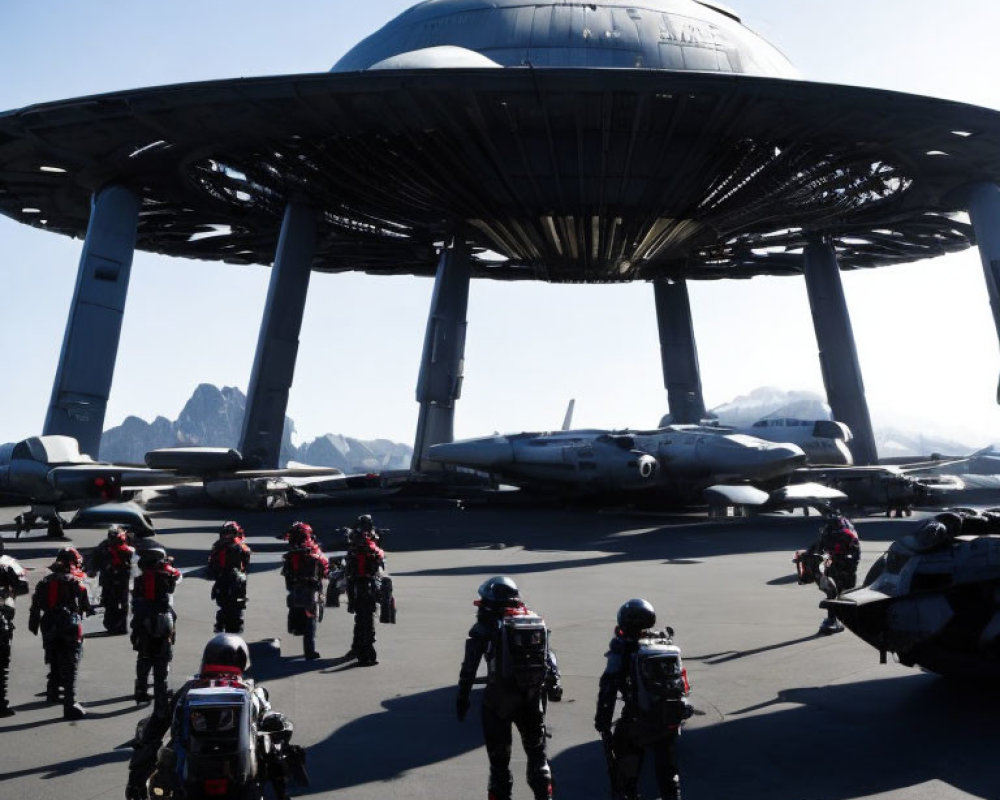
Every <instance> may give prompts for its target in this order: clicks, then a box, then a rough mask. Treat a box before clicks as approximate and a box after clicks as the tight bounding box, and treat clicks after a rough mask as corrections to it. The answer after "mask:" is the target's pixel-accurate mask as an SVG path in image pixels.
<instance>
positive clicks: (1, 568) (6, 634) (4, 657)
mask: <svg viewBox="0 0 1000 800" xmlns="http://www.w3.org/2000/svg"><path fill="white" fill-rule="evenodd" d="M27 593H28V579H27V578H26V577H25V575H24V569H23V568H22V567H21V565H20V564H18V563H17V560H16V559H14V558H11V557H10V556H8V555H6V554H5V553H4V544H3V539H0V717H11V716H13V715H14V710H13V709H12V708H11V707H10V702H9V701H8V700H7V680H8V677H9V675H10V646H11V642H12V641H13V639H14V598H15V597H20V596H21V595H22V594H27Z"/></svg>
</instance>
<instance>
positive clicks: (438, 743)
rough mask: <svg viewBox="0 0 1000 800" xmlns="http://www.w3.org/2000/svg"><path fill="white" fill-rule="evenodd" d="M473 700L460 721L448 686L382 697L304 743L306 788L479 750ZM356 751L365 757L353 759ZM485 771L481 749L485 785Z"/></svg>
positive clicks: (337, 785)
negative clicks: (373, 707) (377, 707)
mask: <svg viewBox="0 0 1000 800" xmlns="http://www.w3.org/2000/svg"><path fill="white" fill-rule="evenodd" d="M477 702H478V698H475V697H474V698H473V711H472V712H470V713H469V716H468V717H467V718H466V720H465V722H462V723H459V722H457V721H456V720H455V688H454V687H453V686H448V687H443V688H439V689H432V690H430V691H426V692H419V693H417V694H412V695H401V696H397V697H394V698H392V699H390V700H385V701H383V703H382V708H383V710H382V711H379V712H377V713H374V714H368V715H366V716H363V717H359V718H358V719H355V720H352V721H350V722H348V723H347V724H346V725H344V726H343V727H341V728H338V729H337V730H335V731H334V732H333V733H332V734H331V735H330V736H329V737H327V738H326V739H324V740H323V741H321V742H317V743H316V744H314V745H311V746H310V747H309V778H310V783H311V791H312V792H313V793H317V792H327V791H332V790H335V789H345V788H348V787H351V786H359V785H361V784H366V783H385V782H386V781H391V780H393V779H394V778H397V777H399V776H400V775H402V774H404V773H406V772H407V771H409V770H414V769H418V768H419V767H422V766H425V765H427V764H435V763H438V762H441V761H446V760H448V759H451V758H454V757H455V756H458V755H460V754H462V753H466V752H468V751H470V750H475V749H477V748H482V747H483V737H482V731H481V728H480V725H479V719H478V712H476V711H475V706H476V703H477ZM358 753H368V754H369V755H370V757H368V758H358V757H357V754H358ZM487 769H488V767H487V761H486V751H485V749H484V750H483V785H484V787H485V784H486V774H487ZM442 796H447V795H442ZM566 796H567V797H572V796H573V795H566ZM577 796H581V797H582V796H586V795H577Z"/></svg>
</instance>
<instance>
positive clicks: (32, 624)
mask: <svg viewBox="0 0 1000 800" xmlns="http://www.w3.org/2000/svg"><path fill="white" fill-rule="evenodd" d="M28 630H29V631H31V632H32V633H33V634H34V635H35V636H38V620H37V619H34V618H32V619H29V620H28Z"/></svg>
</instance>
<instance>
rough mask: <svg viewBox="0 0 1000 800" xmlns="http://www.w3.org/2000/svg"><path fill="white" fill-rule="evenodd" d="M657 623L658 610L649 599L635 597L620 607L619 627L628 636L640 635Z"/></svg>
mask: <svg viewBox="0 0 1000 800" xmlns="http://www.w3.org/2000/svg"><path fill="white" fill-rule="evenodd" d="M655 624H656V611H655V610H654V609H653V606H652V604H651V603H650V602H649V601H648V600H643V599H642V598H641V597H633V598H632V599H631V600H627V601H626V602H625V603H623V604H622V607H621V608H619V609H618V627H619V628H620V629H621V631H622V633H624V634H625V635H626V636H638V635H639V634H640V633H642V632H643V631H644V630H647V629H649V628H652V627H653V626H654V625H655Z"/></svg>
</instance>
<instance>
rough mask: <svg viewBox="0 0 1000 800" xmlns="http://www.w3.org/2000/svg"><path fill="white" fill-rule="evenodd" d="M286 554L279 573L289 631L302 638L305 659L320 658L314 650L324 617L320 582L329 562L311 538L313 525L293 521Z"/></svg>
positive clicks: (325, 574) (288, 535)
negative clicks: (319, 625) (318, 626)
mask: <svg viewBox="0 0 1000 800" xmlns="http://www.w3.org/2000/svg"><path fill="white" fill-rule="evenodd" d="M285 538H287V539H288V552H286V553H285V555H284V558H283V563H282V566H281V574H282V575H283V576H284V578H285V589H286V590H287V592H288V596H287V600H286V602H287V605H288V632H289V633H290V634H292V635H293V636H301V637H303V643H302V644H303V649H304V651H305V657H306V658H307V659H310V660H312V659H316V658H319V652H318V651H317V650H316V627H317V625H318V624H319V622H320V620H322V618H323V579H324V578H326V576H327V572H328V571H329V562H328V561H327V559H326V558H325V557H324V555H323V553H322V552H321V551H320V549H319V545H317V544H316V540H315V539H314V538H313V530H312V526H311V525H308V524H307V523H305V522H294V523H292V526H291V527H290V528H289V529H288V532H287V534H286V537H285Z"/></svg>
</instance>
